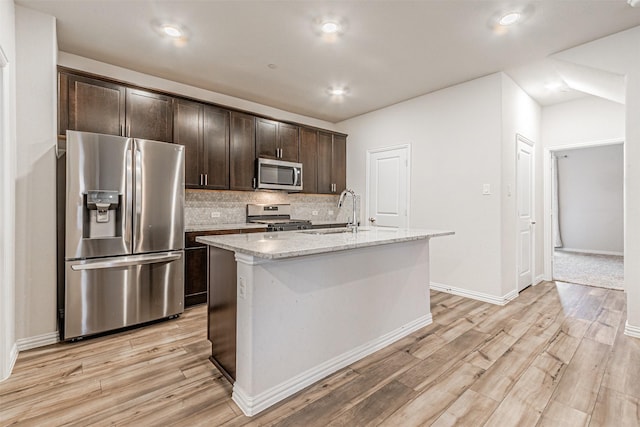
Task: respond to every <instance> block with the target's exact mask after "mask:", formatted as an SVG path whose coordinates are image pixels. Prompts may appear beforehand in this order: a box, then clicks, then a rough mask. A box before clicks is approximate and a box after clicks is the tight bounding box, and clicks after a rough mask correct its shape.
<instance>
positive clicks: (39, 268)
mask: <svg viewBox="0 0 640 427" xmlns="http://www.w3.org/2000/svg"><path fill="white" fill-rule="evenodd" d="M16 50H17V57H16V58H17V62H16V72H17V76H18V77H17V89H16V93H17V102H16V110H17V124H16V136H17V184H16V234H15V236H16V252H15V256H16V283H17V284H18V286H16V337H17V338H18V343H19V344H20V341H21V339H22V341H23V342H24V339H28V340H31V341H33V340H34V339H38V340H41V341H42V340H44V341H46V342H51V341H53V342H55V339H56V334H55V331H56V219H55V218H56V208H55V202H56V197H55V194H56V192H55V189H56V188H55V145H56V133H57V130H56V114H57V110H56V97H57V84H56V77H55V76H56V54H57V42H56V22H55V18H53V17H51V16H49V15H45V14H42V13H40V12H36V11H33V10H31V9H27V8H24V7H21V6H16ZM25 345H26V346H29V344H28V343H25ZM21 348H22V347H21Z"/></svg>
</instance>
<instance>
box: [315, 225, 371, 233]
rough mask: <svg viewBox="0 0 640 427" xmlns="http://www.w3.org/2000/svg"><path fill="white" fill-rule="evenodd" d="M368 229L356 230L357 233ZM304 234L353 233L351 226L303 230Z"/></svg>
mask: <svg viewBox="0 0 640 427" xmlns="http://www.w3.org/2000/svg"><path fill="white" fill-rule="evenodd" d="M365 231H369V230H361V229H359V230H358V233H362V232H365ZM303 233H304V234H341V233H353V230H352V229H351V228H344V227H343V228H321V229H318V230H308V231H303Z"/></svg>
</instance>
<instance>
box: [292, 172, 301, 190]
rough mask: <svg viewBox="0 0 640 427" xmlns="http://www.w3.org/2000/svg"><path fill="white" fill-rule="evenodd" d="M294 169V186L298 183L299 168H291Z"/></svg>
mask: <svg viewBox="0 0 640 427" xmlns="http://www.w3.org/2000/svg"><path fill="white" fill-rule="evenodd" d="M293 170H294V171H295V175H296V179H295V180H294V181H295V182H294V184H293V185H295V186H296V187H297V186H299V185H300V168H293Z"/></svg>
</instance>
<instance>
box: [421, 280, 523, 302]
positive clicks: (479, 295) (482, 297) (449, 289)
mask: <svg viewBox="0 0 640 427" xmlns="http://www.w3.org/2000/svg"><path fill="white" fill-rule="evenodd" d="M430 288H431V289H433V290H434V291H439V292H445V293H448V294H453V295H458V296H461V297H465V298H471V299H475V300H478V301H483V302H488V303H491V304H497V305H506V304H507V303H508V302H509V301H511V300H513V299H515V298H516V297H517V296H518V291H516V290H515V289H514V290H513V291H511V292H509V293H508V294H506V295H503V296H501V297H497V296H495V295H491V294H485V293H483V292H476V291H470V290H468V289H462V288H456V287H455V286H448V285H443V284H441V283H435V282H431V285H430Z"/></svg>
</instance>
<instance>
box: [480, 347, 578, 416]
mask: <svg viewBox="0 0 640 427" xmlns="http://www.w3.org/2000/svg"><path fill="white" fill-rule="evenodd" d="M565 367H566V365H565V364H564V363H563V362H562V361H561V360H559V359H558V358H556V357H554V356H551V355H549V354H548V353H542V354H541V355H539V356H538V357H537V358H536V359H535V360H534V362H533V364H532V365H531V366H529V367H528V368H527V369H526V370H525V371H524V373H523V374H522V376H521V377H520V378H519V379H518V381H517V382H516V383H515V384H514V386H513V388H512V389H511V391H510V392H509V393H508V394H507V396H506V397H505V398H504V399H503V400H502V402H501V403H500V405H499V406H498V408H497V409H496V410H495V412H493V414H492V415H491V417H490V418H489V420H488V421H487V424H486V426H502V425H512V426H535V425H536V424H537V422H538V419H539V418H540V416H541V415H542V411H543V410H544V408H545V407H546V406H547V404H548V402H549V399H550V398H551V395H552V393H553V391H554V390H555V388H556V386H557V384H558V382H559V380H560V377H561V375H562V371H563V370H564V368H565Z"/></svg>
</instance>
